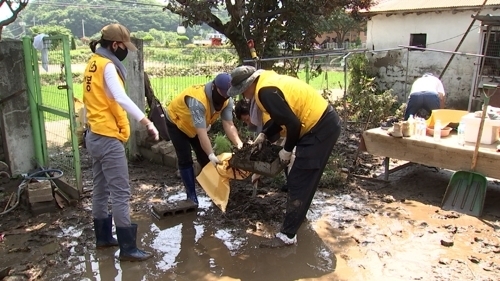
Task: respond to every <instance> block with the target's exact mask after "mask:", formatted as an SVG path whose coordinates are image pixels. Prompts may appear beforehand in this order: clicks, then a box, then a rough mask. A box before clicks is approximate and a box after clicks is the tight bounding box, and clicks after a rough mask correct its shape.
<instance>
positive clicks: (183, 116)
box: [167, 85, 229, 138]
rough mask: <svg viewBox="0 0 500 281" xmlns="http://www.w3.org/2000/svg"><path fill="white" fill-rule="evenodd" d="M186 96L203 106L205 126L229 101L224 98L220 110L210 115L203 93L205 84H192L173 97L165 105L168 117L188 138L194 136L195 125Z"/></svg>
mask: <svg viewBox="0 0 500 281" xmlns="http://www.w3.org/2000/svg"><path fill="white" fill-rule="evenodd" d="M186 96H188V97H192V98H194V99H196V100H198V101H199V102H201V104H203V106H204V107H205V120H206V122H207V126H208V125H212V124H213V123H215V121H217V118H218V117H219V115H220V113H221V111H222V110H224V108H226V106H227V104H228V102H229V100H226V101H225V102H224V105H223V106H222V108H221V109H220V111H216V112H214V115H212V114H211V111H212V109H211V106H210V101H209V99H208V97H207V95H206V94H205V85H194V86H191V87H188V88H187V89H185V90H184V91H183V92H182V93H180V94H179V95H178V96H177V97H175V98H174V99H173V100H172V101H171V102H170V104H169V105H168V106H167V114H168V117H169V118H170V120H172V122H173V123H174V124H175V125H176V126H177V128H179V130H181V131H182V132H183V133H184V134H186V135H187V136H188V137H190V138H194V137H195V136H196V127H195V126H194V124H193V119H192V116H191V111H190V110H189V108H188V106H187V104H186V100H185V99H186Z"/></svg>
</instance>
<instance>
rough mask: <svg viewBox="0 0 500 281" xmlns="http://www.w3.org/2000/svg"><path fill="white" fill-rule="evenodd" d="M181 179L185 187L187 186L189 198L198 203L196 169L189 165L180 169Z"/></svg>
mask: <svg viewBox="0 0 500 281" xmlns="http://www.w3.org/2000/svg"><path fill="white" fill-rule="evenodd" d="M179 172H180V173H181V179H182V181H183V182H184V187H185V188H186V195H187V198H188V199H190V200H191V201H193V202H194V203H195V204H196V205H198V197H197V196H196V187H195V185H194V184H195V183H194V169H193V167H189V168H187V169H180V170H179Z"/></svg>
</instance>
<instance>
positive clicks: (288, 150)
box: [227, 66, 341, 248]
mask: <svg viewBox="0 0 500 281" xmlns="http://www.w3.org/2000/svg"><path fill="white" fill-rule="evenodd" d="M227 94H228V96H230V97H234V96H236V95H240V94H241V95H243V96H244V97H245V98H246V99H247V100H250V101H252V100H254V101H255V103H256V104H257V106H258V108H259V109H260V110H261V111H262V112H263V114H268V115H269V116H270V121H269V122H271V123H270V125H269V126H267V128H264V129H263V130H262V132H261V133H259V135H258V136H257V138H256V139H255V140H254V142H253V144H252V145H253V146H255V147H256V148H259V147H261V146H262V144H263V143H264V141H266V139H268V138H269V137H270V136H273V135H274V134H276V133H277V132H279V131H280V130H281V126H285V127H286V141H285V144H284V146H283V149H282V150H281V151H280V152H279V158H280V159H281V162H282V163H283V164H285V165H287V164H289V163H290V160H291V157H292V151H293V148H294V147H295V149H296V150H295V162H294V164H293V166H292V168H291V169H290V172H289V174H288V178H287V185H288V197H287V206H286V211H285V219H284V221H283V224H282V227H281V230H280V232H278V233H277V234H276V235H275V237H273V238H272V239H269V240H268V241H264V242H262V243H261V244H260V247H268V248H277V247H284V246H290V245H294V244H296V243H297V231H298V230H299V228H300V226H301V224H302V222H303V221H304V219H305V218H306V214H307V211H308V209H309V206H310V205H311V201H312V199H313V197H314V194H315V192H316V189H317V188H318V184H319V180H320V178H321V175H322V174H323V171H324V169H325V166H326V163H327V161H328V158H329V157H330V155H331V153H332V150H333V147H334V145H335V143H336V142H337V139H338V137H339V135H340V130H341V121H340V118H339V116H338V114H337V112H336V111H335V110H334V109H333V107H332V106H331V105H329V103H328V102H327V101H326V100H325V99H324V98H323V97H322V96H321V94H320V93H318V91H316V90H315V89H314V88H312V87H311V86H310V85H308V84H307V83H305V82H303V81H301V80H299V79H297V78H295V77H291V76H287V75H280V74H277V73H276V72H274V71H271V70H256V69H255V68H254V67H252V66H240V67H237V68H235V69H234V70H233V71H232V72H231V88H229V90H228V92H227Z"/></svg>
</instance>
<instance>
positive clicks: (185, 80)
mask: <svg viewBox="0 0 500 281" xmlns="http://www.w3.org/2000/svg"><path fill="white" fill-rule="evenodd" d="M305 76H306V74H305V72H303V71H302V72H300V73H299V78H300V79H301V80H304V81H305ZM213 78H214V77H206V76H203V75H200V76H184V77H179V76H171V77H161V78H152V79H151V85H152V87H153V89H154V91H155V95H156V97H157V98H158V99H159V100H160V101H161V102H162V103H166V102H169V101H170V100H172V98H174V97H175V96H177V95H178V94H180V93H181V92H182V91H183V90H184V89H186V88H187V87H189V86H191V85H196V84H205V83H207V82H208V81H210V80H211V79H213ZM327 78H328V80H327ZM339 82H340V83H341V85H342V87H343V86H344V73H343V72H339V71H329V72H328V74H326V72H323V73H322V74H321V75H319V76H318V77H315V78H313V79H311V80H310V81H309V84H310V85H311V86H312V87H313V88H315V89H317V90H322V89H326V88H328V89H338V88H339ZM73 95H74V97H76V98H78V99H80V100H82V98H83V87H82V85H81V84H79V83H73ZM42 99H43V104H44V105H45V106H49V107H53V108H57V109H61V110H65V111H67V109H68V104H67V98H66V91H65V90H59V89H57V86H42Z"/></svg>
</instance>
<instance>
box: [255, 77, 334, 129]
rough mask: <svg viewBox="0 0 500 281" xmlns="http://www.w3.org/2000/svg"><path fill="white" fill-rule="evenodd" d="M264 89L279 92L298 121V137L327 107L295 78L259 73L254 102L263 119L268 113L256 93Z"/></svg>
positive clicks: (313, 124) (312, 125)
mask: <svg viewBox="0 0 500 281" xmlns="http://www.w3.org/2000/svg"><path fill="white" fill-rule="evenodd" d="M265 87H277V88H278V89H280V90H281V92H282V93H283V95H284V97H285V101H286V102H287V103H288V105H289V106H290V108H291V109H292V112H293V113H294V114H295V116H297V118H298V119H299V120H300V123H301V125H302V128H301V130H300V137H302V136H304V135H305V134H306V133H307V132H309V131H310V130H311V129H312V128H313V127H314V126H315V125H316V123H318V121H319V119H320V118H321V116H322V115H323V113H324V112H325V110H326V108H327V107H328V102H327V101H326V100H325V99H324V98H323V97H322V96H321V95H320V94H319V93H318V92H317V91H316V89H314V88H313V87H311V86H310V85H309V84H307V83H305V82H304V81H301V80H299V79H297V78H294V77H291V76H287V75H280V74H277V73H276V72H274V71H272V70H266V71H264V72H262V73H261V75H260V77H259V80H258V82H257V86H256V88H255V97H254V98H255V102H256V103H257V106H258V107H259V108H260V110H262V112H263V118H266V115H269V113H268V112H267V111H266V109H265V108H264V106H262V103H261V102H260V100H259V96H258V94H257V93H258V92H259V91H260V89H262V88H265ZM269 118H270V117H269Z"/></svg>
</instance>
